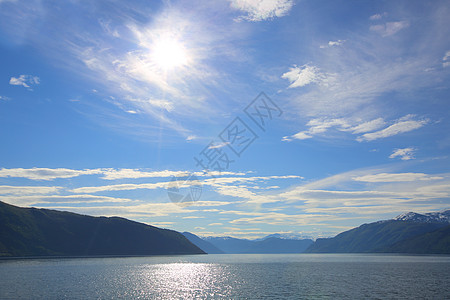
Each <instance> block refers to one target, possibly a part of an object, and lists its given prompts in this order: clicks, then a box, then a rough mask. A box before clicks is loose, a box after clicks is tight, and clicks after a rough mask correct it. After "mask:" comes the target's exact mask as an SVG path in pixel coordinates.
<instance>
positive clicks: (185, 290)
mask: <svg viewBox="0 0 450 300" xmlns="http://www.w3.org/2000/svg"><path fill="white" fill-rule="evenodd" d="M140 275H141V276H140V277H141V278H142V280H143V282H142V283H143V286H142V289H143V290H146V295H147V296H151V295H166V296H167V297H168V298H170V299H193V298H199V297H201V298H210V297H212V298H226V297H227V295H229V292H230V291H231V290H232V281H233V280H231V279H232V277H233V276H232V275H231V273H230V272H229V271H228V270H227V267H226V266H224V265H218V264H207V263H172V264H157V265H150V266H148V267H147V268H145V269H144V270H142V274H140Z"/></svg>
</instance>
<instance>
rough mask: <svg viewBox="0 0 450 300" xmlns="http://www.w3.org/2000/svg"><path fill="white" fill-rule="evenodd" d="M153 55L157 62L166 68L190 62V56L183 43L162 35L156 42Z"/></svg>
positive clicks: (162, 67)
mask: <svg viewBox="0 0 450 300" xmlns="http://www.w3.org/2000/svg"><path fill="white" fill-rule="evenodd" d="M152 57H153V61H154V62H155V64H156V65H157V66H159V67H160V68H161V69H164V70H170V69H173V68H176V67H180V66H183V65H186V64H187V63H188V56H187V53H186V49H185V48H184V46H183V44H182V43H180V42H179V41H178V40H176V39H174V38H171V37H162V38H160V39H159V40H157V41H156V42H155V44H154V46H153V51H152Z"/></svg>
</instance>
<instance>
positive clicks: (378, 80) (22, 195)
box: [0, 0, 450, 238]
mask: <svg viewBox="0 0 450 300" xmlns="http://www.w3.org/2000/svg"><path fill="white" fill-rule="evenodd" d="M449 15H450V2H449V1H440V0H435V1H410V0H407V1H397V0H394V1H392V0H390V1H381V0H380V1H360V0H358V1H356V0H347V1H343V0H325V1H314V0H217V1H198V0H189V1H188V0H186V1H184V0H179V1H139V0H131V1H117V0H108V1H107V0H96V1H79V0H70V1H69V0H68V1H56V0H54V1H51V0H28V1H21V0H0V66H1V67H0V145H1V147H0V201H3V202H6V203H10V204H13V205H18V206H23V207H31V206H33V207H39V208H50V209H58V210H65V211H71V212H76V213H82V214H88V215H95V216H120V217H125V218H128V219H132V220H136V221H139V222H144V223H147V224H151V225H154V226H159V227H163V228H170V229H174V230H177V231H189V232H192V233H195V234H198V235H200V236H233V237H239V238H259V237H263V236H265V235H268V234H272V233H283V234H291V235H297V236H302V237H313V238H317V237H328V236H333V235H335V234H337V233H339V232H342V231H345V230H348V229H350V228H353V227H356V226H359V225H360V224H363V223H369V222H374V221H377V220H382V219H390V218H393V217H395V216H397V215H399V214H401V213H405V212H409V211H414V212H418V213H425V212H433V211H440V210H444V209H449V208H450V168H449V167H450V157H449V154H450V120H449V116H450V84H449V79H450V19H449V18H448V16H449Z"/></svg>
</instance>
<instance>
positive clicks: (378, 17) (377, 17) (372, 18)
mask: <svg viewBox="0 0 450 300" xmlns="http://www.w3.org/2000/svg"><path fill="white" fill-rule="evenodd" d="M386 16H387V12H384V13H382V14H374V15H372V16H370V17H369V19H370V20H372V21H374V20H380V19H382V18H383V17H386Z"/></svg>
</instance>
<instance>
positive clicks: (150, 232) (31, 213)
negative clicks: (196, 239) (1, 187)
mask: <svg viewBox="0 0 450 300" xmlns="http://www.w3.org/2000/svg"><path fill="white" fill-rule="evenodd" d="M203 253H204V252H203V251H202V250H201V249H199V248H198V247H197V246H195V245H194V244H192V243H191V242H189V241H188V240H187V239H186V238H185V237H184V236H183V235H182V234H181V233H179V232H176V231H173V230H168V229H161V228H157V227H154V226H150V225H146V224H143V223H138V222H134V221H130V220H127V219H124V218H119V217H110V218H107V217H91V216H85V215H80V214H75V213H70V212H63V211H57V210H49V209H37V208H21V207H17V206H13V205H9V204H6V203H3V202H0V256H4V257H5V256H103V255H115V256H122V255H123V256H128V255H167V254H203Z"/></svg>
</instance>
